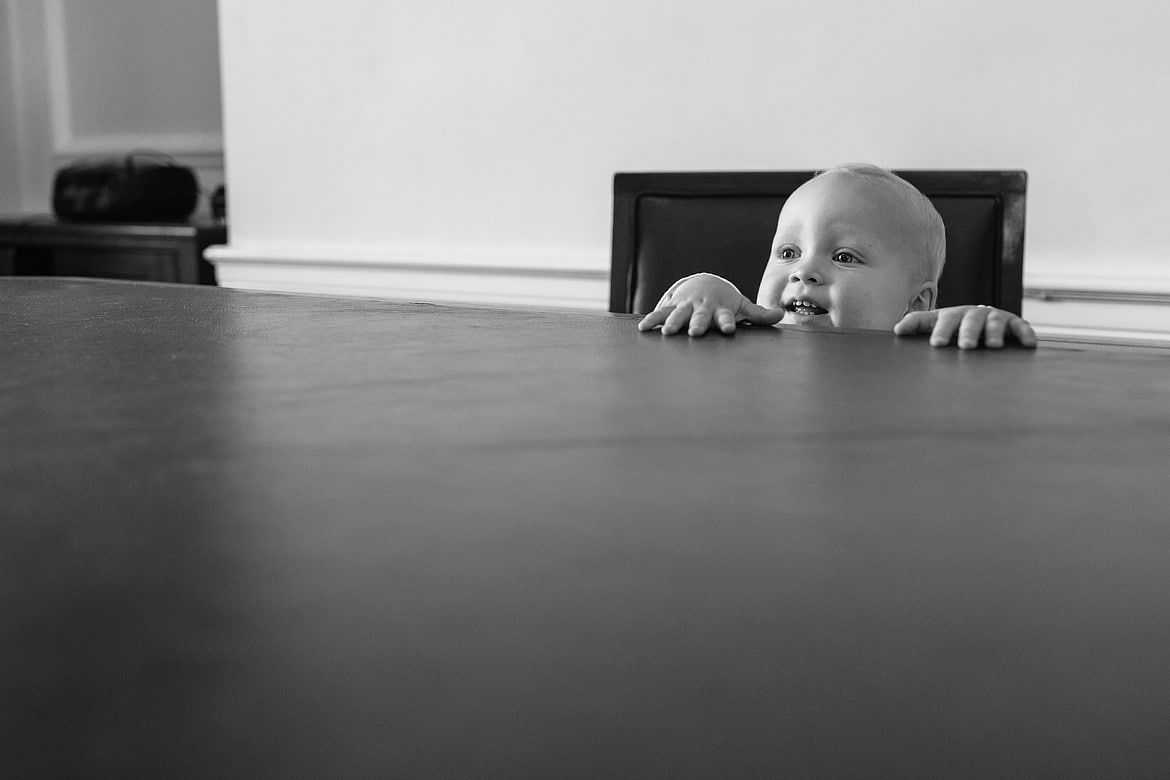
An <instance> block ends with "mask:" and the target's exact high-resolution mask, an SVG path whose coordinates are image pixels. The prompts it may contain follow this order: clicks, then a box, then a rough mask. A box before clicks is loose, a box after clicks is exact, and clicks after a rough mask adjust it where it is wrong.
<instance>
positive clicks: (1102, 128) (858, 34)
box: [220, 0, 1170, 329]
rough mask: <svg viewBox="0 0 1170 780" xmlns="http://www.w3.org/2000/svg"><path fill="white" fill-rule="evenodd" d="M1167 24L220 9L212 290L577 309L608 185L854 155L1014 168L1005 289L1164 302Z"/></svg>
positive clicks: (1081, 16) (561, 9) (409, 4)
mask: <svg viewBox="0 0 1170 780" xmlns="http://www.w3.org/2000/svg"><path fill="white" fill-rule="evenodd" d="M1166 9H1167V6H1166V5H1165V4H1164V3H1161V2H1156V1H1155V0H1117V1H1116V2H1109V3H1105V2H1096V3H1075V4H1065V3H1058V2H1029V1H1028V0H977V1H976V0H969V1H957V2H944V3H922V2H919V1H918V0H888V2H884V3H874V2H870V0H835V1H833V0H827V1H826V2H821V3H798V2H777V1H776V0H690V1H689V2H680V1H679V0H591V1H590V2H588V3H583V2H579V3H567V2H549V0H497V1H496V2H492V3H482V4H481V3H471V2H465V1H457V0H401V1H400V2H393V3H387V2H383V1H382V0H334V2H332V3H328V4H321V3H315V2H306V1H305V0H300V1H299V2H288V1H287V0H279V1H278V0H221V2H220V29H221V46H222V52H223V68H224V80H225V84H224V87H225V93H224V100H225V115H226V141H227V154H228V164H229V168H228V174H229V180H230V183H229V190H230V193H231V205H232V246H231V248H230V249H228V250H227V251H225V252H223V253H222V254H221V255H220V257H221V265H220V270H221V278H224V277H225V275H226V277H227V279H228V283H229V284H230V283H233V280H234V281H235V283H237V284H238V285H239V286H268V287H274V288H280V289H309V290H321V291H325V290H334V291H349V292H358V293H360V292H363V291H366V292H374V293H377V294H388V295H395V294H400V295H403V296H405V297H410V296H411V295H415V296H417V295H421V294H427V293H428V292H429V293H431V296H430V297H433V298H439V299H441V298H444V297H454V298H463V299H472V298H474V294H475V289H474V287H475V285H476V282H475V278H476V277H475V273H474V269H475V268H476V267H477V266H486V267H489V268H491V267H496V266H500V265H507V264H509V263H511V264H513V265H516V264H519V265H531V266H537V267H540V266H548V267H552V268H558V269H563V270H573V271H578V272H581V274H580V276H581V284H580V285H579V286H578V288H577V289H576V290H575V292H574V293H572V294H571V295H570V297H573V295H575V296H576V299H575V300H576V302H577V303H579V304H580V305H586V306H596V307H597V308H602V307H604V305H605V294H604V284H603V276H604V274H603V273H600V274H599V273H598V272H599V271H600V272H603V271H604V269H605V268H607V267H608V253H609V244H608V242H609V237H610V216H611V190H610V186H611V176H612V174H613V172H615V171H619V170H650V169H801V168H815V167H824V166H827V165H831V164H834V163H838V162H843V161H849V160H869V161H874V162H878V163H881V164H884V165H887V166H890V167H902V168H932V167H935V168H1024V169H1027V170H1028V171H1029V173H1030V176H1031V178H1030V193H1029V200H1028V235H1027V259H1026V272H1027V275H1028V279H1029V283H1030V284H1032V285H1035V284H1036V283H1037V282H1039V283H1041V284H1047V285H1049V286H1052V285H1053V284H1055V285H1057V286H1060V285H1065V286H1066V287H1067V286H1068V285H1073V286H1077V285H1078V284H1079V285H1082V286H1088V287H1090V288H1092V287H1093V286H1094V285H1098V283H1099V282H1101V280H1102V279H1104V280H1111V281H1112V283H1114V287H1115V288H1118V287H1120V288H1133V289H1140V290H1144V291H1147V292H1148V291H1150V290H1160V291H1161V292H1168V293H1170V268H1168V266H1167V257H1168V254H1167V252H1166V250H1165V248H1164V242H1163V239H1162V236H1161V234H1160V231H1159V230H1158V229H1157V228H1158V226H1159V225H1160V224H1161V222H1162V220H1163V219H1164V215H1166V214H1170V188H1167V187H1165V186H1164V181H1165V180H1166V179H1167V178H1168V177H1170V152H1168V150H1167V142H1166V139H1167V138H1170V101H1168V100H1167V98H1166V97H1165V81H1166V76H1167V74H1170V47H1167V46H1166V45H1165V42H1164V40H1163V37H1164V36H1163V32H1164V30H1165V29H1166V28H1167V26H1168V24H1170V12H1168V11H1167V10H1166ZM509 258H518V259H517V260H514V261H510V260H509ZM253 261H255V262H253ZM330 261H335V262H336V263H337V264H336V265H330ZM416 264H417V265H418V266H419V267H421V269H422V270H426V269H428V268H431V267H442V268H441V270H440V271H438V272H436V273H435V274H431V275H430V276H431V278H428V279H424V280H421V281H420V280H418V279H408V278H406V277H404V276H403V275H402V274H403V273H405V272H406V271H411V272H418V271H419V270H420V268H417V267H415V265H416ZM322 269H324V272H323V273H318V271H321V270H322ZM444 269H445V270H444ZM374 271H377V272H380V274H381V275H379V273H374ZM455 271H459V273H460V274H463V277H466V278H463V277H460V278H455V277H456V276H457V274H455ZM467 271H470V272H471V276H467V274H465V273H464V272H467ZM225 272H226V274H225ZM591 272H592V273H593V276H592V279H593V281H592V282H586V281H585V280H586V279H588V278H590V273H591ZM444 274H446V276H444ZM539 276H540V275H539V273H537V274H535V275H534V277H533V278H531V279H527V280H525V284H528V285H530V289H532V290H538V289H539V288H540V286H541V284H542V283H543V282H542V280H541V279H540V278H539ZM545 281H547V280H545ZM534 294H535V293H534ZM493 296H496V297H498V293H493V294H491V295H488V296H487V298H488V299H495V298H493ZM537 298H539V295H537ZM1168 329H1170V327H1168Z"/></svg>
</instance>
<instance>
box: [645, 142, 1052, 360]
mask: <svg viewBox="0 0 1170 780" xmlns="http://www.w3.org/2000/svg"><path fill="white" fill-rule="evenodd" d="M945 256H946V236H945V233H944V230H943V221H942V217H940V216H939V215H938V212H937V211H935V209H934V206H933V205H931V203H930V201H929V200H928V199H927V198H926V196H924V195H923V194H922V193H920V192H919V191H918V190H917V189H915V188H914V186H913V185H911V184H910V183H909V182H907V181H905V180H904V179H901V178H899V177H898V176H896V175H895V174H893V173H891V172H890V171H888V170H886V169H885V168H879V167H877V166H875V165H865V164H855V165H845V166H841V167H838V168H831V169H829V170H827V171H825V172H823V173H821V174H819V175H817V176H816V177H814V178H813V179H811V180H809V181H808V182H806V183H805V184H803V185H801V186H800V188H798V189H797V190H796V191H795V192H794V193H792V195H791V196H790V197H789V198H788V200H787V201H786V202H785V204H784V208H783V209H781V211H780V219H779V222H778V224H777V225H776V236H775V237H774V238H773V239H772V253H771V256H770V257H769V258H768V265H767V267H766V268H765V269H764V277H763V279H762V280H761V281H760V290H759V293H758V294H757V296H756V303H752V302H751V301H750V300H748V299H747V298H746V297H745V296H744V295H743V294H742V293H740V291H739V290H738V289H736V287H735V285H733V284H732V283H731V282H729V281H727V280H726V279H723V278H721V277H718V276H715V275H713V274H696V275H694V276H688V277H686V278H685V279H680V280H679V281H677V282H675V283H674V284H673V285H672V286H671V288H670V289H669V290H667V291H666V293H665V294H664V295H663V296H662V299H661V300H660V301H659V302H658V305H657V306H656V307H655V309H654V311H652V312H650V313H649V314H647V315H646V316H645V317H644V318H643V319H642V321H641V322H639V323H638V329H639V330H650V329H651V328H655V327H658V326H661V327H662V332H663V334H665V335H668V336H669V335H672V334H674V333H679V332H681V331H682V330H683V328H684V327H685V328H686V330H687V333H688V334H689V335H691V336H699V335H702V334H703V333H706V332H707V330H708V329H709V328H710V327H712V325H714V326H715V327H718V328H719V330H720V331H722V332H723V333H733V332H735V326H736V323H737V322H748V323H751V324H753V325H775V324H777V323H779V324H793V325H811V326H814V327H826V328H868V329H882V330H888V329H890V328H893V330H894V333H896V334H898V335H900V336H907V335H911V334H915V333H927V332H929V333H930V334H931V335H930V343H931V344H932V345H933V346H945V345H947V344H950V343H951V342H952V341H956V340H957V342H958V346H959V348H960V349H973V348H975V347H977V346H979V344H980V342H982V343H983V344H984V345H985V346H987V347H991V348H994V349H998V348H999V347H1002V346H1003V344H1004V339H1005V337H1008V336H1011V337H1014V338H1015V339H1016V340H1017V341H1019V343H1020V344H1022V345H1024V346H1026V347H1034V346H1036V334H1035V333H1034V332H1033V331H1032V327H1031V326H1030V325H1029V324H1028V323H1027V322H1026V321H1025V320H1024V319H1023V318H1021V317H1019V316H1017V315H1015V314H1012V313H1011V312H1007V311H1003V310H1001V309H996V308H993V307H990V306H952V307H949V308H946V309H938V310H936V309H935V308H934V303H935V298H936V296H937V295H938V279H939V276H941V274H942V268H943V261H944V259H945Z"/></svg>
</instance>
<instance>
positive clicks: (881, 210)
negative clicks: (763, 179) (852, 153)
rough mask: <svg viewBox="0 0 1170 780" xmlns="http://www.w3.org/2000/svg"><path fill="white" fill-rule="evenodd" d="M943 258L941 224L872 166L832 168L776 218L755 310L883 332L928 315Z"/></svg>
mask: <svg viewBox="0 0 1170 780" xmlns="http://www.w3.org/2000/svg"><path fill="white" fill-rule="evenodd" d="M945 256H946V234H945V232H944V229H943V221H942V217H940V216H939V214H938V212H937V211H936V210H935V208H934V206H933V205H931V203H930V201H929V200H927V198H926V196H925V195H923V194H922V193H921V192H919V191H918V190H917V189H915V188H914V186H913V185H911V184H910V183H909V182H907V181H905V180H904V179H901V178H899V177H897V176H896V175H894V174H893V173H891V172H890V171H888V170H886V169H884V168H879V167H877V166H876V165H865V164H856V165H844V166H841V167H838V168H831V169H829V170H827V171H824V172H823V173H821V174H819V175H817V176H816V177H814V178H813V179H811V180H809V181H808V182H805V183H804V184H803V185H801V187H800V188H799V189H797V190H796V192H794V193H792V195H791V196H790V197H789V198H788V200H787V202H785V204H784V208H783V209H781V211H780V219H779V222H778V223H777V225H776V236H775V238H773V239H772V254H771V256H770V258H769V259H768V267H767V268H766V269H765V271H764V278H763V280H762V281H761V282H760V292H759V295H758V296H757V303H759V304H760V305H761V306H766V307H768V308H773V309H774V308H780V307H783V308H784V309H786V310H787V313H786V314H785V315H784V319H783V320H782V322H785V323H791V324H802V325H821V326H825V327H848V328H872V329H882V330H888V329H889V328H892V327H893V325H894V323H896V322H897V321H898V320H899V319H901V318H902V316H903V315H904V314H906V313H907V312H910V311H925V310H929V309H932V308H934V302H935V298H936V297H937V295H938V279H939V276H940V275H941V274H942V267H943V261H944V259H945Z"/></svg>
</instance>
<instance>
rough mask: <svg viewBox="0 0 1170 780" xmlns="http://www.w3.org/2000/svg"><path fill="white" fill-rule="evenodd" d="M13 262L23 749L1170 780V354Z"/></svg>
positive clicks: (359, 763)
mask: <svg viewBox="0 0 1170 780" xmlns="http://www.w3.org/2000/svg"><path fill="white" fill-rule="evenodd" d="M634 323H635V319H634V318H631V317H626V316H620V315H604V314H588V313H563V312H562V313H557V312H537V311H524V310H511V311H509V310H490V309H477V308H460V307H445V306H435V305H421V304H416V305H410V304H397V303H388V302H382V301H362V300H349V299H336V298H314V297H297V296H288V295H277V294H261V293H248V292H241V291H233V290H224V289H217V288H201V287H194V286H180V285H173V286H172V285H157V284H144V283H127V282H111V281H95V280H84V281H83V280H69V279H27V278H23V279H22V278H12V279H0V454H2V459H0V488H2V493H0V502H2V503H0V509H2V519H0V534H2V536H0V564H2V565H0V637H2V640H0V642H2V644H0V653H2V658H0V660H2V662H0V745H2V746H0V774H4V776H12V777H60V776H72V777H88V776H95V777H115V776H116V777H282V778H283V777H389V776H396V777H436V776H441V777H482V776H488V777H524V776H528V777H608V776H708V777H711V776H727V775H733V776H743V775H754V776H788V777H847V776H865V777H872V776H931V777H989V776H1031V777H1037V776H1050V777H1056V776H1063V777H1105V776H1109V777H1136V776H1151V777H1153V776H1166V775H1167V774H1168V773H1170V517H1168V515H1170V511H1168V508H1167V505H1168V503H1170V468H1168V460H1170V458H1168V453H1170V371H1168V369H1170V350H1159V349H1145V350H1142V349H1102V348H1094V347H1079V346H1075V345H1062V346H1052V345H1042V346H1041V347H1040V348H1039V349H1037V350H1035V351H1028V350H1023V349H1018V348H1017V349H1006V350H1004V351H1002V352H998V353H996V352H988V351H977V352H959V351H956V350H949V349H948V350H939V349H931V348H930V347H928V346H927V345H926V343H925V341H924V340H921V339H898V338H896V337H894V336H892V335H887V334H881V333H824V332H819V333H818V332H810V331H801V330H792V329H787V330H784V331H780V330H777V329H754V330H747V331H741V332H740V333H739V334H737V335H736V336H735V337H733V338H725V337H708V338H702V339H694V340H691V339H686V338H670V339H667V338H663V337H661V336H660V335H658V334H656V333H639V332H637V331H636V329H635V327H634Z"/></svg>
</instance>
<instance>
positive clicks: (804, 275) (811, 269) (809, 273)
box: [788, 264, 822, 284]
mask: <svg viewBox="0 0 1170 780" xmlns="http://www.w3.org/2000/svg"><path fill="white" fill-rule="evenodd" d="M788 280H789V281H791V282H804V283H805V284H820V283H821V281H822V275H821V273H820V272H819V271H818V270H817V269H816V267H815V266H813V265H811V264H805V265H798V266H797V267H796V268H793V269H792V273H791V274H790V275H789V277H788Z"/></svg>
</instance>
